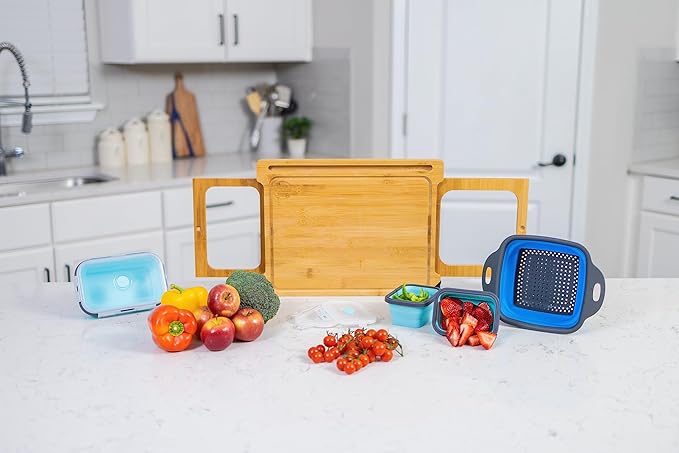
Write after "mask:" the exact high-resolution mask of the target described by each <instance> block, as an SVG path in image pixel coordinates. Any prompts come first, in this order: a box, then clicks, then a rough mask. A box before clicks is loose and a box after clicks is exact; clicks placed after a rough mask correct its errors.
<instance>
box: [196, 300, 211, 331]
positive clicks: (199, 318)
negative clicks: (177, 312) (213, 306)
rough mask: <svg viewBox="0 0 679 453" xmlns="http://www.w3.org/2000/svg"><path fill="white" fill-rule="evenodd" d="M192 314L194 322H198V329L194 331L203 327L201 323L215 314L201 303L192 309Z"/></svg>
mask: <svg viewBox="0 0 679 453" xmlns="http://www.w3.org/2000/svg"><path fill="white" fill-rule="evenodd" d="M193 316H194V317H195V318H196V322H197V323H198V329H197V330H196V332H200V329H202V328H203V325H204V324H205V323H206V322H207V321H208V320H209V319H212V318H214V316H215V315H214V314H213V313H212V312H211V311H210V309H209V308H208V307H207V305H201V306H200V307H198V308H197V309H195V310H194V311H193Z"/></svg>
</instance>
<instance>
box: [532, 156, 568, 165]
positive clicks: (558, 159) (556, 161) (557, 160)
mask: <svg viewBox="0 0 679 453" xmlns="http://www.w3.org/2000/svg"><path fill="white" fill-rule="evenodd" d="M567 160H568V159H566V156H564V155H563V154H555V155H554V157H553V158H552V161H551V162H538V166H539V167H549V166H551V165H554V166H555V167H563V166H564V165H566V161H567Z"/></svg>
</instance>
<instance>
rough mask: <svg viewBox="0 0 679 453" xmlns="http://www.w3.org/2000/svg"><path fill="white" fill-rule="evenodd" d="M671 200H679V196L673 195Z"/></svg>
mask: <svg viewBox="0 0 679 453" xmlns="http://www.w3.org/2000/svg"><path fill="white" fill-rule="evenodd" d="M670 200H671V201H679V197H678V196H676V195H672V196H670Z"/></svg>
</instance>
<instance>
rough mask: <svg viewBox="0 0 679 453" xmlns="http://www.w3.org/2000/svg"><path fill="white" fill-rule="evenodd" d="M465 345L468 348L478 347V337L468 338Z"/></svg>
mask: <svg viewBox="0 0 679 453" xmlns="http://www.w3.org/2000/svg"><path fill="white" fill-rule="evenodd" d="M467 344H468V345H469V346H478V345H479V344H480V343H479V337H478V336H477V335H472V336H471V337H469V339H468V340H467Z"/></svg>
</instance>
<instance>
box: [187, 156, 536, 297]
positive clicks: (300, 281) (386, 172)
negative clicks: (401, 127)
mask: <svg viewBox="0 0 679 453" xmlns="http://www.w3.org/2000/svg"><path fill="white" fill-rule="evenodd" d="M443 169H444V167H443V161H441V160H400V159H390V160H377V159H375V160H352V159H337V160H333V159H327V160H326V159H301V160H288V159H286V160H279V159H277V160H260V161H258V163H257V177H256V179H240V178H232V179H221V178H197V179H194V180H193V203H194V235H195V258H196V276H198V277H220V276H222V277H226V276H228V275H229V274H230V273H231V272H232V271H233V270H232V269H215V268H212V267H211V266H210V265H209V264H208V262H207V247H208V246H209V238H208V235H207V223H206V211H205V193H206V192H207V190H208V189H209V188H210V187H229V186H231V187H234V186H240V187H248V186H249V187H253V188H255V189H256V190H257V191H259V194H260V213H261V225H260V228H261V229H260V231H261V250H262V253H261V257H262V259H261V262H260V265H259V266H258V267H257V268H255V269H251V270H253V271H256V272H260V273H263V274H265V275H266V276H267V278H268V279H269V280H270V281H271V282H272V283H273V285H274V287H275V288H276V291H277V292H279V293H280V294H282V295H311V294H316V295H350V294H352V295H384V294H386V293H387V292H388V291H390V290H392V289H394V288H395V287H397V286H398V285H401V284H403V283H405V282H409V283H410V282H414V283H421V284H429V285H435V284H437V283H439V281H440V278H441V276H480V275H481V272H482V265H481V264H457V265H451V264H447V263H444V262H443V261H442V260H441V258H440V256H439V251H438V250H439V231H440V227H441V225H440V206H441V199H442V198H443V196H444V195H445V194H446V193H447V192H449V191H451V190H492V191H509V192H512V193H513V194H514V195H515V196H516V199H517V213H516V233H517V234H525V233H526V219H527V208H528V180H527V179H521V178H517V179H512V178H444V177H443ZM460 240H469V238H460Z"/></svg>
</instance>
